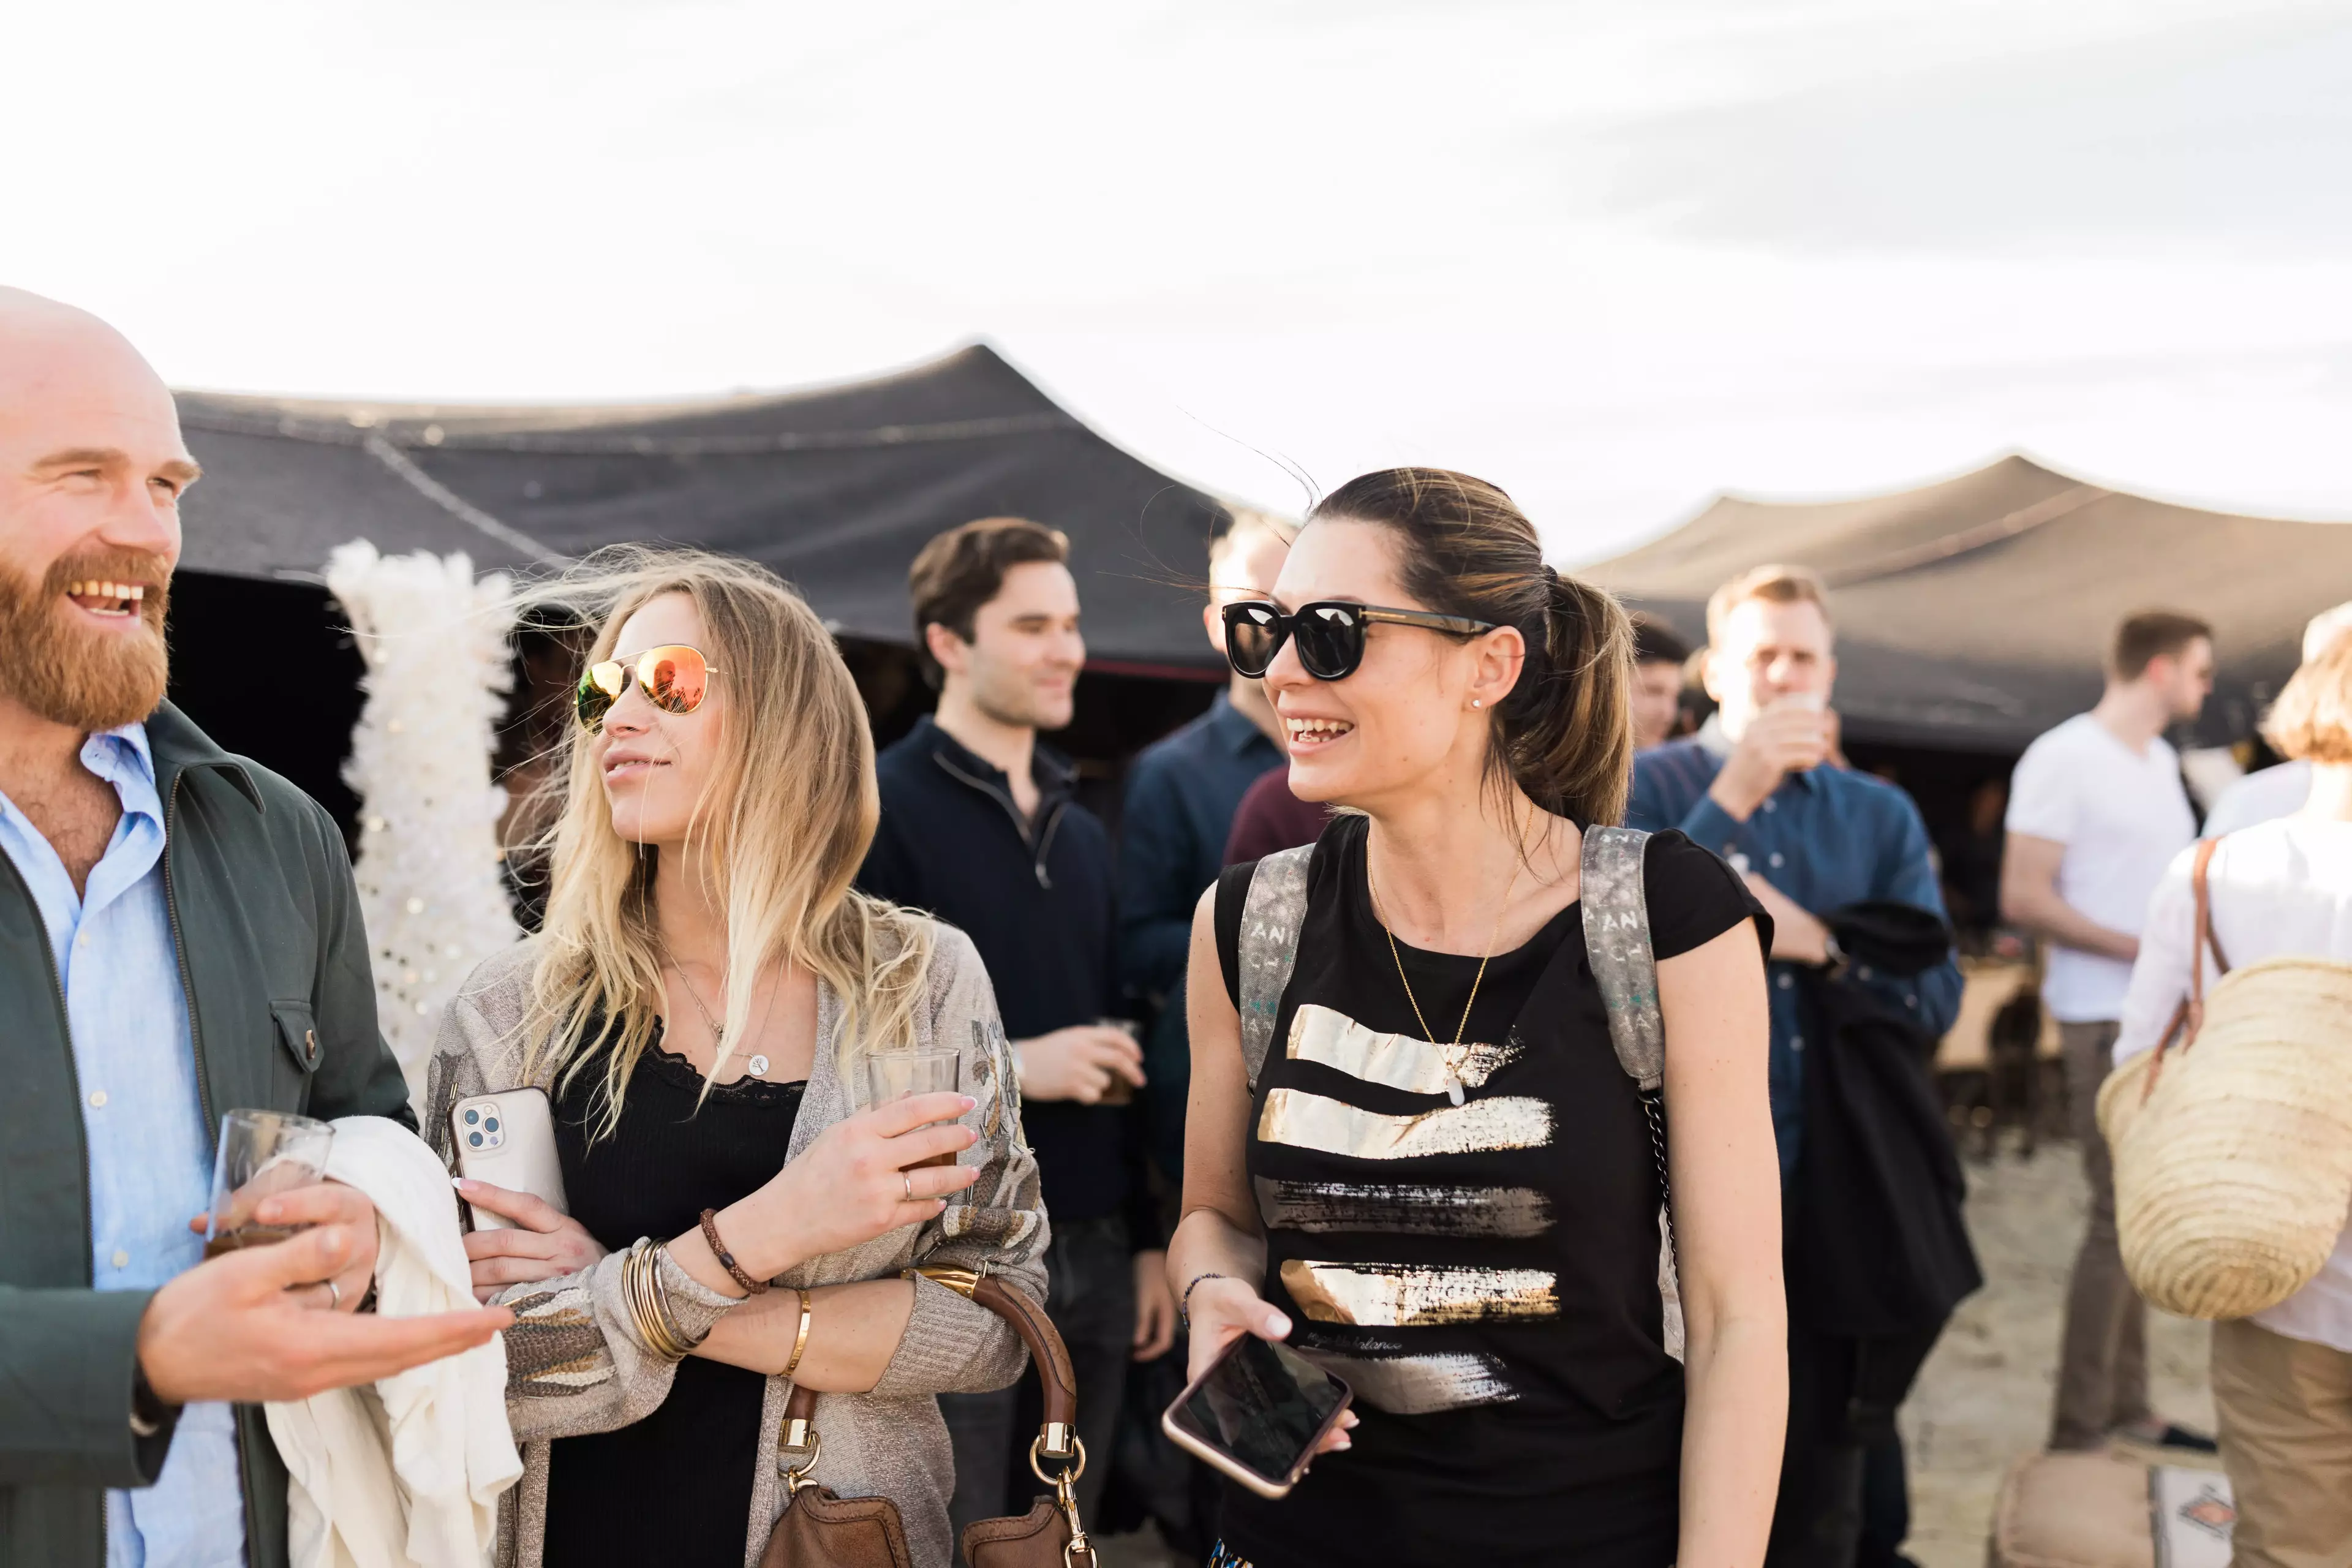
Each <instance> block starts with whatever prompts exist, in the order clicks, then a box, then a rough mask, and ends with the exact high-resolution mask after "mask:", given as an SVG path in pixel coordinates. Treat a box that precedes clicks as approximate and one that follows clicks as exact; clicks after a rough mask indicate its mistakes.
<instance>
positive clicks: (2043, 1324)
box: [1903, 1143, 2213, 1568]
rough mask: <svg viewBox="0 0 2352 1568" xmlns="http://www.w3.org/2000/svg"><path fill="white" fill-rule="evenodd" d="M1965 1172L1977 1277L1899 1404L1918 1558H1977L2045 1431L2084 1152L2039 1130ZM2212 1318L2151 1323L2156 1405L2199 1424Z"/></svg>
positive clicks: (2208, 1406) (1964, 1564)
mask: <svg viewBox="0 0 2352 1568" xmlns="http://www.w3.org/2000/svg"><path fill="white" fill-rule="evenodd" d="M2083 1205H2084V1185H2083V1179H2082V1166H2081V1164H2080V1163H2079V1161H2078V1159H2077V1157H2076V1155H2075V1152H2074V1146H2073V1145H2072V1144H2070V1143H2056V1144H2044V1145H2043V1146H2042V1151H2041V1152H2039V1153H2038V1154H2036V1155H2035V1156H2034V1157H2033V1158H2032V1159H2031V1160H2021V1159H2018V1158H2016V1157H2014V1156H2008V1155H2004V1156H2002V1157H2000V1158H1998V1159H1996V1160H1994V1161H1992V1162H1990V1163H1983V1164H1979V1163H1973V1162H1971V1163H1969V1232H1970V1234H1971V1235H1972V1236H1973V1237H1975V1239H1976V1247H1977V1257H1978V1258H1979V1261H1980V1262H1981V1263H1982V1264H1983V1266H1984V1272H1985V1288H1984V1289H1982V1290H1979V1291H1978V1292H1977V1294H1976V1295H1974V1296H1972V1297H1970V1298H1969V1300H1967V1301H1965V1302H1963V1303H1961V1305H1960V1310H1959V1311H1958V1314H1956V1315H1955V1316H1954V1318H1953V1320H1952V1323H1951V1326H1950V1327H1949V1328H1948V1329H1946V1330H1945V1331H1944V1338H1943V1341H1942V1342H1941V1343H1939V1344H1938V1345H1937V1347H1936V1353H1935V1354H1934V1355H1933V1356H1931V1357H1929V1358H1928V1362H1927V1366H1926V1368H1925V1369H1924V1370H1923V1371H1922V1372H1921V1373H1920V1375H1919V1383H1918V1385H1917V1386H1916V1388H1915V1389H1914V1390H1913V1391H1912V1394H1911V1400H1910V1403H1909V1404H1908V1405H1906V1406H1905V1407H1904V1411H1903V1435H1904V1441H1905V1443H1906V1447H1907V1448H1908V1451H1909V1458H1910V1461H1911V1542H1910V1546H1909V1549H1908V1550H1909V1553H1910V1555H1911V1556H1912V1557H1913V1558H1915V1559H1916V1560H1917V1562H1918V1563H1920V1564H1921V1568H1981V1564H1982V1563H1984V1560H1985V1541H1986V1538H1987V1536H1988V1534H1989V1532H1990V1526H1991V1523H1992V1509H1993V1499H1994V1496H1995V1494H1996V1493H1997V1492H1998V1491H1999V1489H2000V1479H2001V1476H2002V1474H2003V1473H2004V1472H2005V1471H2006V1470H2007V1469H2008V1468H2009V1465H2010V1463H2011V1460H2013V1459H2015V1458H2017V1457H2018V1456H2019V1455H2021V1454H2025V1453H2030V1452H2032V1450H2034V1449H2036V1448H2038V1447H2041V1446H2042V1442H2043V1441H2044V1440H2045V1439H2046V1438H2047V1437H2048V1436H2049V1427H2050V1406H2051V1397H2052V1390H2053V1387H2054V1385H2055V1373H2056V1368H2057V1364H2058V1331H2059V1322H2060V1319H2061V1317H2062V1316H2063V1312H2064V1309H2065V1296H2066V1277H2067V1273H2068V1270H2069V1269H2070V1268H2072V1267H2073V1265H2074V1248H2075V1247H2076V1245H2077V1244H2078V1243H2079V1242H2080V1241H2081V1239H2082V1235H2083ZM2207 1334H2208V1329H2207V1326H2206V1325H2205V1324H2203V1323H2195V1322H2189V1321H2186V1320H2183V1319H2179V1318H2168V1317H2165V1316H2163V1315H2162V1314H2160V1313H2158V1314H2152V1315H2151V1319H2150V1321H2149V1325H2148V1361H2149V1372H2150V1380H2151V1382H2152V1384H2153V1385H2154V1386H2153V1393H2154V1402H2155V1405H2156V1407H2157V1410H2158V1414H2159V1415H2163V1416H2165V1417H2166V1418H2167V1419H2168V1420H2172V1421H2177V1422H2179V1423H2180V1424H2181V1425H2182V1426H2193V1427H2196V1428H2197V1429H2198V1430H2200V1431H2204V1432H2210V1431H2211V1430H2212V1429H2213V1400H2212V1396H2211V1394H2210V1393H2209V1392H2208V1391H2207V1388H2206V1383H2205V1360H2206V1337H2207ZM2168 1458H2170V1461H2171V1462H2175V1463H2178V1462H2180V1461H2179V1457H2178V1456H2171V1457H2168Z"/></svg>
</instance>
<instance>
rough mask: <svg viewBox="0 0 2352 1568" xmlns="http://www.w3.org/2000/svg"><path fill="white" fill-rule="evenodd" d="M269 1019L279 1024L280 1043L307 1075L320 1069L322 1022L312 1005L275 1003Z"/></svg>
mask: <svg viewBox="0 0 2352 1568" xmlns="http://www.w3.org/2000/svg"><path fill="white" fill-rule="evenodd" d="M269 1016H271V1017H272V1018H275V1019H276V1020H277V1021H278V1044H279V1045H281V1046H284V1047H286V1054H287V1055H288V1056H289V1057H292V1058H294V1065H295V1066H296V1067H298V1068H301V1069H302V1071H303V1072H304V1073H306V1074H308V1073H313V1072H316V1071H318V1070H319V1021H318V1016H317V1015H316V1014H314V1013H313V1012H311V1010H310V1003H308V1002H272V1003H270V1004H269Z"/></svg>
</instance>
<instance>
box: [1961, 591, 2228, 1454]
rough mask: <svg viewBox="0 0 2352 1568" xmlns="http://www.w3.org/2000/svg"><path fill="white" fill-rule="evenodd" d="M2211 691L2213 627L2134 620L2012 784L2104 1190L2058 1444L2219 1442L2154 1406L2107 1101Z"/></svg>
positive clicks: (2010, 912) (2064, 1365) (2020, 860)
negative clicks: (2100, 1108) (2192, 738)
mask: <svg viewBox="0 0 2352 1568" xmlns="http://www.w3.org/2000/svg"><path fill="white" fill-rule="evenodd" d="M2212 689H2213V636H2212V630H2211V628H2210V627H2209V626H2207V625H2206V624H2205V623H2204V622H2203V621H2200V620H2199V619H2197V618H2196V617H2195V616H2185V615H2181V614H2179V613H2177V612H2174V611H2169V610H2147V611H2142V612H2140V613H2138V614H2137V615H2133V616H2126V617H2125V619H2124V622H2123V624H2122V625H2121V626H2117V627H2116V635H2115V641H2114V643H2113V645H2112V647H2111V650H2110V653H2109V656H2108V659H2107V688H2106V691H2105V694H2104V695H2103V696H2101V697H2100V699H2099V705H2098V706H2097V707H2095V708H2094V709H2092V710H2091V711H2089V712H2088V713H2081V714H2077V715H2075V716H2074V718H2072V719H2069V720H2067V721H2065V722H2064V723H2063V724H2061V725H2059V726H2058V727H2057V728H2056V729H2054V730H2053V731H2050V732H2049V733H2047V734H2045V735H2043V736H2042V737H2041V738H2040V739H2038V740H2036V741H2035V742H2033V744H2032V745H2031V746H2028V747H2027V748H2026V749H2025V755H2024V756H2023V757H2021V758H2020V759H2019V761H2018V764H2017V772H2016V774H2015V775H2014V777H2013V778H2012V779H2011V782H2010V790H2009V816H2008V820H2007V827H2008V830H2009V833H2008V839H2007V842H2006V843H2005V845H2004V846H2003V847H2002V851H2001V863H2000V910H2001V914H2002V916H2003V918H2005V919H2006V920H2008V921H2010V922H2011V923H2012V924H2014V925H2018V926H2021V927H2023V928H2024V929H2026V930H2027V931H2032V932H2033V933H2034V934H2035V935H2037V936H2039V937H2040V938H2042V942H2043V945H2044V951H2045V952H2046V953H2047V954H2048V963H2047V964H2046V965H2045V968H2044V972H2043V980H2042V1004H2043V1005H2045V1006H2047V1007H2048V1008H2049V1009H2050V1012H2051V1014H2052V1016H2054V1017H2055V1018H2056V1019H2057V1020H2058V1026H2059V1034H2060V1037H2061V1038H2062V1039H2063V1044H2064V1052H2065V1068H2066V1100H2067V1109H2068V1120H2069V1121H2071V1122H2072V1123H2073V1125H2074V1136H2075V1139H2076V1140H2077V1141H2078V1142H2080V1143H2081V1145H2082V1149H2083V1170H2084V1175H2085V1176H2087V1177H2088V1178H2089V1181H2090V1186H2091V1215H2090V1224H2089V1227H2088V1229H2087V1230H2086V1231H2085V1233H2084V1237H2083V1246H2082V1250H2081V1251H2080V1252H2079V1253H2077V1254H2076V1255H2075V1258H2074V1284H2073V1286H2072V1288H2071V1289H2070V1290H2069V1291H2068V1294H2067V1299H2066V1331H2065V1338H2064V1341H2063V1348H2062V1350H2061V1353H2060V1361H2059V1370H2058V1408H2057V1415H2056V1418H2055V1420H2054V1421H2053V1424H2052V1427H2051V1437H2050V1446H2051V1447H2053V1448H2077V1449H2079V1448H2095V1447H2100V1446H2102V1445H2103V1444H2105V1442H2106V1440H2107V1438H2108V1436H2110V1435H2112V1434H2114V1433H2116V1432H2118V1431H2120V1432H2124V1433H2126V1434H2127V1435H2129V1436H2135V1437H2138V1438H2141V1439H2143V1440H2155V1441H2166V1440H2175V1441H2177V1440H2181V1439H2184V1438H2185V1439H2188V1440H2189V1441H2190V1442H2191V1443H2192V1444H2194V1445H2196V1446H2200V1447H2201V1446H2207V1445H2208V1443H2209V1442H2210V1440H2200V1439H2197V1438H2195V1437H2194V1436H2193V1435H2191V1434H2187V1433H2183V1432H2181V1431H2179V1429H2178V1428H2170V1427H2167V1426H2163V1425H2162V1424H2161V1423H2159V1422H2158V1421H2157V1420H2156V1419H2155V1418H2154V1416H2153V1415H2152V1413H2151V1412H2150V1410H2149V1407H2148V1402H2147V1342H2146V1336H2147V1308H2146V1307H2145V1306H2144V1305H2143V1304H2142V1303H2141V1301H2140V1299H2139V1295H2138V1293H2137V1291H2135V1290H2134V1289H2132V1286H2131V1281H2130V1279H2129V1278H2128V1277H2126V1275H2125V1273H2124V1266H2123V1258H2122V1255H2121V1253H2120V1252H2118V1251H2117V1249H2116V1192H2115V1173H2114V1171H2113V1170H2112V1168H2111V1167H2110V1166H2109V1164H2108V1161H2107V1145H2106V1141H2105V1139H2104V1138H2102V1137H2101V1136H2100V1135H2099V1123H2098V1117H2097V1112H2096V1105H2097V1099H2098V1092H2099V1085H2100V1084H2101V1083H2102V1082H2103V1081H2105V1078H2106V1076H2107V1071H2108V1068H2110V1066H2111V1065H2112V1058H2113V1055H2114V1051H2115V1044H2116V1020H2118V1019H2119V1018H2121V1017H2122V1016H2123V1009H2124V994H2125V993H2126V991H2127V990H2128V989H2129V988H2130V985H2131V969H2132V960H2133V958H2134V957H2135V956H2137V953H2138V952H2139V932H2140V926H2141V922H2142V921H2144V920H2145V919H2146V917H2147V900H2148V896H2149V895H2150V894H2151V893H2153V892H2155V890H2156V886H2157V884H2158V882H2159V881H2161V880H2162V879H2163V877H2164V870H2165V868H2166V867H2167V866H2168V865H2169V864H2171V861H2172V858H2173V857H2174V856H2175V855H2177V854H2179V852H2180V851H2181V849H2182V848H2184V847H2187V846H2188V845H2189V844H2190V843H2193V842H2194V841H2195V839H2196V837H2197V817H2196V815H2195V813H2194V812H2192V811H2191V810H2190V809H2189V792H2188V791H2187V789H2185V788H2184V787H2182V784H2181V782H2180V758H2179V753H2177V752H2174V751H2173V749H2172V747H2171V746H2170V745H2168V744H2167V743H2166V742H2165V739H2164V731H2166V730H2167V729H2168V728H2169V727H2170V726H2172V725H2173V724H2175V723H2178V722H2179V721H2182V720H2187V719H2193V718H2195V717H2196V716H2197V714H2198V711H2199V710H2200V709H2201V708H2203V707H2204V705H2205V698H2206V695H2207V693H2209V692H2210V691H2211V690H2212Z"/></svg>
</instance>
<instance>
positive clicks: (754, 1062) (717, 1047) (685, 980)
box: [661, 942, 768, 1078]
mask: <svg viewBox="0 0 2352 1568" xmlns="http://www.w3.org/2000/svg"><path fill="white" fill-rule="evenodd" d="M661 950H662V956H663V957H664V958H667V959H668V960H669V966H670V967H671V968H672V969H674V970H676V971H677V978H678V981H679V983H680V984H683V985H685V987H686V995H687V1000H688V1001H690V1002H692V1003H693V1004H694V1010H695V1011H696V1012H698V1013H699V1014H701V1015H702V1026H703V1027H704V1028H706V1029H709V1031H710V1056H711V1059H712V1060H713V1061H716V1060H717V1059H718V1058H719V1052H720V1051H722V1050H723V1049H725V1048H726V1043H727V1031H726V1030H725V1029H723V1028H721V1027H719V1020H718V1019H716V1018H714V1017H712V1016H710V1007H709V1004H708V1003H706V1002H704V1001H703V999H702V993H701V992H699V991H698V990H696V989H695V988H694V982H693V980H692V979H691V978H689V977H688V974H687V973H686V965H684V964H682V963H679V962H678V961H677V954H676V953H674V952H671V951H670V950H669V943H667V942H663V943H662V944H661ZM743 1066H744V1068H745V1070H747V1071H749V1072H750V1073H751V1076H752V1077H753V1078H764V1077H765V1076H767V1071H768V1058H766V1057H763V1056H761V1057H753V1058H751V1060H750V1061H748V1062H745V1063H744V1064H743Z"/></svg>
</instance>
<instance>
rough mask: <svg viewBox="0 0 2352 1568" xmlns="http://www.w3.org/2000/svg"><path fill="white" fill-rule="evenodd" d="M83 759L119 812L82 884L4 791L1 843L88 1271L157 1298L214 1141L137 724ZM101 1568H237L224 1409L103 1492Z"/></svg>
mask: <svg viewBox="0 0 2352 1568" xmlns="http://www.w3.org/2000/svg"><path fill="white" fill-rule="evenodd" d="M81 763H82V766H84V767H86V768H88V769H89V771H90V772H91V773H94V774H96V775H97V776H98V777H99V778H100V779H103V780H105V781H106V783H108V784H110V785H112V786H113V788H114V793H115V795H116V797H117V798H118V799H120V800H121V803H122V816H121V819H120V820H119V821H117V822H116V823H115V825H114V837H113V839H112V840H111V841H110V843H109V844H108V845H107V847H106V854H105V856H104V857H103V858H100V861H99V863H98V865H97V866H96V867H95V868H92V869H91V871H90V874H89V883H88V885H87V888H86V889H85V890H84V891H83V892H81V893H80V894H77V893H76V892H75V891H74V885H73V878H72V877H71V876H69V875H68V873H67V871H66V868H65V862H64V861H62V860H60V859H59V858H58V852H57V851H56V850H55V849H54V848H52V847H50V845H49V841H48V840H47V838H44V837H42V836H41V833H40V830H39V829H37V828H36V827H35V826H33V824H32V822H31V820H30V819H29V818H27V817H26V816H25V814H24V813H23V812H22V811H20V810H18V809H17V807H16V803H15V802H14V801H11V800H9V799H8V798H7V796H6V795H0V850H5V851H6V853H7V856H8V858H9V859H10V860H12V861H14V862H15V863H16V871H17V874H18V875H20V876H22V877H23V878H24V879H25V885H26V887H28V888H30V889H32V893H33V901H34V902H35V903H36V904H37V905H38V906H39V908H40V911H41V920H42V921H43V923H44V924H46V925H47V928H48V932H49V947H50V951H51V952H53V953H54V954H55V956H56V959H57V965H58V983H59V984H61V985H63V986H64V988H65V995H66V1020H67V1024H68V1027H69V1028H70V1029H71V1031H72V1034H73V1053H74V1071H75V1073H76V1075H77V1077H78V1079H79V1083H80V1086H81V1120H82V1126H83V1128H84V1129H85V1131H86V1133H87V1136H88V1141H89V1218H90V1236H89V1247H90V1264H91V1268H90V1278H91V1279H92V1280H94V1281H95V1282H96V1285H97V1288H98V1289H100V1290H140V1289H154V1288H155V1287H157V1286H159V1285H161V1284H163V1282H164V1281H165V1280H167V1279H171V1278H172V1277H173V1275H176V1274H179V1273H182V1272H184V1270H186V1269H189V1268H194V1266H195V1265H196V1264H197V1263H198V1262H199V1261H201V1259H202V1258H203V1256H204V1238H203V1237H199V1236H197V1235H195V1234H194V1233H193V1232H191V1231H190V1230H189V1229H188V1216H189V1215H194V1214H198V1213H201V1212H202V1211H203V1209H204V1206H205V1203H206V1202H207V1201H208V1200H209V1199H210V1197H211V1194H212V1165H213V1159H212V1137H211V1133H210V1131H209V1130H208V1129H207V1128H206V1127H205V1112H204V1102H203V1100H202V1099H201V1098H200V1097H199V1095H198V1093H197V1089H196V1057H195V1047H194V1042H193V1040H192V1039H191V1038H190V1036H189V1030H188V999H187V994H186V993H185V992H184V990H182V988H181V984H180V962H179V952H178V949H177V948H176V947H175V946H174V945H173V941H172V917H171V911H170V908H169V906H168V905H167V904H166V903H165V901H164V898H163V801H162V800H161V799H160V798H159V797H158V796H157V795H156V792H155V759H154V757H153V755H152V752H149V750H148V748H147V730H146V726H144V725H142V724H126V725H124V726H123V727H122V728H121V729H119V730H109V731H102V732H100V733H98V734H94V735H92V736H90V737H89V740H88V741H86V742H83V745H82V749H81ZM106 1535H107V1552H106V1561H107V1564H108V1568H241V1565H242V1564H243V1563H244V1562H245V1494H244V1483H243V1480H242V1478H241V1476H240V1473H239V1470H238V1466H237V1453H236V1428H235V1426H233V1424H232V1416H231V1412H230V1409H229V1407H228V1406H227V1405H190V1406H188V1407H187V1409H186V1410H184V1411H183V1412H182V1413H181V1415H180V1424H179V1426H178V1428H177V1430H176V1431H174V1433H173V1436H172V1447H171V1452H170V1454H169V1456H168V1457H167V1458H165V1460H164V1464H163V1474H162V1476H160V1477H159V1478H157V1479H156V1482H155V1484H154V1485H153V1486H152V1487H146V1488H142V1489H139V1490H137V1491H122V1490H115V1491H110V1492H108V1493H107V1494H106Z"/></svg>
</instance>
